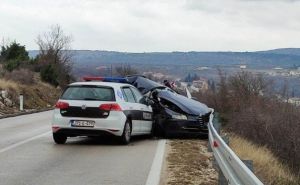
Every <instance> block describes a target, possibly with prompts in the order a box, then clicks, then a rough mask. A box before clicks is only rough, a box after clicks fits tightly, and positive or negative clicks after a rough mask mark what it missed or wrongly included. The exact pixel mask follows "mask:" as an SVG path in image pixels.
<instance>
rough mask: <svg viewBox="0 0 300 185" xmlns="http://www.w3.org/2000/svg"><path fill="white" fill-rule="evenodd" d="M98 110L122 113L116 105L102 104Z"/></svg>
mask: <svg viewBox="0 0 300 185" xmlns="http://www.w3.org/2000/svg"><path fill="white" fill-rule="evenodd" d="M99 109H100V110H103V111H122V108H121V107H120V105H119V104H117V103H107V104H102V105H100V107H99Z"/></svg>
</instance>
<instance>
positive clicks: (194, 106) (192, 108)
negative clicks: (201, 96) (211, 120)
mask: <svg viewBox="0 0 300 185" xmlns="http://www.w3.org/2000/svg"><path fill="white" fill-rule="evenodd" d="M158 97H159V98H164V99H166V100H168V101H170V102H172V103H174V104H175V105H177V106H178V107H179V108H180V109H181V110H182V111H183V112H185V113H187V114H190V115H197V116H200V115H204V114H206V113H208V112H210V111H211V110H210V109H209V108H208V107H207V106H206V105H205V104H203V103H200V102H198V101H196V100H193V99H190V98H187V97H185V96H182V95H180V94H176V93H173V92H171V91H168V90H163V91H160V92H159V93H158Z"/></svg>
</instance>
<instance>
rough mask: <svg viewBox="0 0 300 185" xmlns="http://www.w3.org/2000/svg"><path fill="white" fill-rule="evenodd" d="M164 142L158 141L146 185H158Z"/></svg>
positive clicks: (163, 140)
mask: <svg viewBox="0 0 300 185" xmlns="http://www.w3.org/2000/svg"><path fill="white" fill-rule="evenodd" d="M165 146H166V140H165V139H162V140H159V141H158V145H157V148H156V153H155V156H154V159H153V162H152V166H151V169H150V172H149V174H148V178H147V181H146V185H159V181H160V174H161V169H162V164H163V159H164V153H165Z"/></svg>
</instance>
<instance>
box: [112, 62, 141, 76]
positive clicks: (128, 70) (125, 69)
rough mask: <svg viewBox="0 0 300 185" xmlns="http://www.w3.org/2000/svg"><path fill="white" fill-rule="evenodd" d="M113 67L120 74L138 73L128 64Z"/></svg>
mask: <svg viewBox="0 0 300 185" xmlns="http://www.w3.org/2000/svg"><path fill="white" fill-rule="evenodd" d="M115 69H116V72H117V74H118V75H120V76H127V75H135V74H137V73H138V72H137V70H136V69H135V68H133V67H131V65H130V64H122V65H121V66H118V67H116V68H115Z"/></svg>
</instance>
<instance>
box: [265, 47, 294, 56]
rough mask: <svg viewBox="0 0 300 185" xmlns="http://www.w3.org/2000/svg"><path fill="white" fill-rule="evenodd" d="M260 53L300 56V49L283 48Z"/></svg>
mask: <svg viewBox="0 0 300 185" xmlns="http://www.w3.org/2000/svg"><path fill="white" fill-rule="evenodd" d="M260 53H273V54H283V55H300V48H281V49H273V50H268V51H261V52H260Z"/></svg>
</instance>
